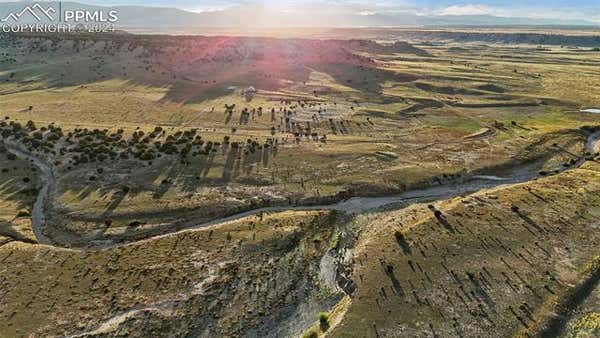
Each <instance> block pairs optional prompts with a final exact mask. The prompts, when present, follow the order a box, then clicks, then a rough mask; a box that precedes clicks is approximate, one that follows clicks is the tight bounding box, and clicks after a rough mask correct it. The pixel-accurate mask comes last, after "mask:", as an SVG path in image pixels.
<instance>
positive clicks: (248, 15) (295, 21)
mask: <svg viewBox="0 0 600 338" xmlns="http://www.w3.org/2000/svg"><path fill="white" fill-rule="evenodd" d="M34 4H36V3H35V2H24V1H21V2H0V19H5V18H6V19H7V20H6V21H5V22H3V23H5V24H6V23H14V22H15V16H16V15H18V14H22V15H21V16H20V17H19V18H18V22H20V23H39V22H48V21H49V19H48V18H46V17H45V16H44V15H43V13H42V12H41V11H38V12H39V15H38V16H39V17H40V19H39V20H38V18H37V17H35V16H34V15H32V14H31V13H30V11H25V12H23V10H24V8H25V7H26V6H33V5H34ZM39 4H41V5H42V7H44V8H45V9H48V8H49V7H52V8H54V9H55V10H56V11H57V12H56V13H57V14H58V11H59V2H55V1H50V2H46V1H44V2H39ZM60 9H62V10H63V11H64V10H89V11H94V10H104V11H109V10H116V11H117V12H118V17H119V20H118V22H117V24H118V27H119V28H123V29H127V28H148V27H152V28H156V29H159V30H160V29H165V28H178V27H181V28H183V27H188V28H189V27H424V26H517V25H526V26H536V25H537V26H541V25H544V26H547V25H552V26H556V25H558V26H566V25H568V26H599V24H598V23H595V22H590V21H581V20H569V19H564V20H559V19H532V18H520V17H498V16H491V15H416V14H413V13H409V12H393V13H360V12H356V11H354V10H351V9H350V8H346V7H343V6H342V7H341V8H340V9H339V10H336V11H333V10H331V9H329V10H312V11H311V10H310V9H308V8H307V9H305V10H300V11H299V12H298V11H292V12H285V11H277V10H274V9H267V8H264V7H252V6H245V7H233V8H229V9H225V10H220V11H210V12H200V13H196V12H189V11H185V10H181V9H177V8H161V7H144V6H115V7H109V6H106V7H105V6H92V5H86V4H81V3H76V2H62V3H60ZM11 13H12V14H13V15H12V16H11Z"/></svg>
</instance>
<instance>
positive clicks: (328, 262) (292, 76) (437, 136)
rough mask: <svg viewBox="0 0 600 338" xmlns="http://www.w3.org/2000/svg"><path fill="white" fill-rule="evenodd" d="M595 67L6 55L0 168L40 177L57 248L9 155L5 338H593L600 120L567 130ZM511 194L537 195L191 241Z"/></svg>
mask: <svg viewBox="0 0 600 338" xmlns="http://www.w3.org/2000/svg"><path fill="white" fill-rule="evenodd" d="M215 46H217V47H215ZM599 65H600V54H598V53H591V52H589V53H588V52H583V51H582V50H578V49H572V48H561V47H556V46H553V47H544V48H538V47H537V46H507V45H484V44H480V43H473V44H458V43H444V44H441V43H440V44H437V43H436V44H431V43H429V44H425V43H424V44H421V45H416V46H415V47H413V46H407V45H403V44H397V45H391V44H390V45H381V44H377V43H374V42H372V41H371V42H360V41H356V40H354V41H350V42H348V41H341V40H327V41H326V40H302V39H266V38H242V37H222V36H221V37H170V36H134V35H131V36H129V35H114V36H113V35H95V36H88V35H78V34H76V35H65V36H60V37H57V36H33V37H32V36H27V35H5V36H2V37H0V99H1V100H2V114H3V115H5V116H6V118H4V119H3V120H2V121H0V142H2V143H0V144H4V143H6V144H7V145H9V144H10V145H12V147H16V146H15V145H14V144H17V145H18V147H20V148H19V149H22V150H23V152H24V153H27V154H29V155H30V157H32V158H36V159H38V160H39V161H42V162H44V163H47V164H48V166H49V167H50V168H51V175H49V176H50V177H49V178H46V180H47V181H50V182H51V183H50V184H49V185H48V187H49V193H48V195H47V198H46V201H45V203H44V205H43V207H42V209H43V212H44V216H45V220H44V221H45V222H44V224H42V225H43V234H44V235H45V236H47V237H48V238H49V239H50V240H49V241H48V244H52V245H40V244H36V243H35V240H36V238H35V236H34V232H33V231H32V224H33V219H34V217H32V210H33V209H34V208H33V205H34V201H35V198H36V195H37V194H38V191H39V189H40V185H41V183H42V182H43V181H44V180H42V178H45V177H44V176H43V175H41V174H40V172H38V170H35V169H33V168H35V165H34V164H32V163H29V161H25V160H23V159H19V158H14V156H11V155H9V154H10V151H3V152H2V153H0V169H1V172H0V286H1V287H0V336H8V337H12V336H17V337H21V336H35V337H38V336H40V337H42V336H43V337H47V336H64V335H67V336H71V335H72V336H84V337H85V336H88V337H95V336H101V337H102V336H133V337H148V336H194V337H196V336H198V337H215V336H227V337H233V336H249V337H257V336H259V337H263V336H265V337H287V336H302V335H307V336H311V335H312V336H315V335H316V336H331V337H354V336H360V337H395V336H407V337H430V336H434V337H435V336H438V337H474V336H484V335H488V336H494V337H496V336H497V337H508V336H512V335H530V336H535V335H541V334H543V333H544V332H552V334H554V333H556V334H557V335H558V334H562V335H567V336H568V335H575V336H576V335H577V334H580V333H581V334H584V333H589V332H591V334H592V335H593V334H596V333H597V332H598V331H597V330H598V329H597V325H596V324H597V318H596V317H597V316H596V315H595V314H596V313H597V306H596V301H595V299H596V298H597V297H596V296H597V295H596V293H597V291H594V292H592V293H591V296H586V297H578V296H577V295H579V293H578V292H577V290H579V289H578V288H579V287H581V286H582V285H587V284H586V283H588V282H589V280H591V278H592V277H593V278H596V277H594V276H596V271H595V270H594V271H593V274H592V275H590V273H589V271H588V270H589V269H587V270H586V267H589V266H595V265H594V264H593V262H594V259H595V257H596V255H597V247H598V244H599V243H598V242H599V241H600V238H599V237H598V234H597V231H596V230H597V226H598V224H597V217H598V215H599V214H598V208H599V205H600V183H599V182H600V180H599V178H600V177H599V176H600V168H599V166H598V164H597V161H598V159H597V157H596V160H594V157H595V156H597V154H590V153H589V151H588V149H586V147H585V145H586V140H587V139H588V137H589V136H590V134H591V132H592V131H593V130H596V129H594V127H597V126H599V125H600V115H598V114H591V113H582V112H580V111H579V110H580V109H582V108H597V107H599V105H600V96H598V93H597V91H594V90H593V88H596V87H598V85H600V73H598V66H599ZM250 86H252V87H253V88H254V89H256V91H254V90H250V88H249V87H250ZM248 93H250V94H248ZM4 169H6V170H4ZM516 175H524V176H526V177H533V176H539V178H537V179H535V180H532V181H529V182H525V183H521V184H513V185H505V186H500V187H497V188H494V189H491V190H483V191H480V192H477V193H475V194H473V195H468V196H464V195H459V194H458V193H456V194H455V195H456V196H455V197H453V198H451V199H449V200H436V198H435V197H431V199H432V200H435V201H434V202H431V203H429V204H427V203H425V204H407V203H395V204H394V205H389V206H387V208H386V209H383V210H371V211H370V212H369V213H366V214H360V215H350V214H344V213H341V214H338V213H337V212H333V211H327V210H311V211H308V210H303V211H298V210H296V211H285V212H281V213H273V214H269V213H257V214H256V215H253V216H248V217H245V218H241V219H237V220H235V221H230V222H226V223H216V224H212V225H210V226H209V227H204V228H198V229H193V230H192V229H189V228H193V227H197V226H199V225H201V224H203V223H204V222H208V221H212V220H219V219H221V218H222V217H224V216H228V215H232V214H236V213H240V212H243V211H246V210H253V209H257V208H260V207H265V206H280V207H287V206H289V207H299V206H300V207H305V206H309V205H315V204H317V205H319V208H324V207H323V206H322V205H323V204H326V203H335V202H338V201H343V200H345V199H348V198H351V197H355V196H380V195H391V194H396V193H401V192H405V191H408V190H411V189H416V188H422V187H432V186H439V187H442V188H443V187H446V186H448V187H451V186H452V185H451V184H457V185H458V186H460V184H462V183H464V182H467V181H468V180H469V179H471V178H473V177H477V176H483V177H488V178H489V177H491V179H503V178H513V176H516ZM498 184H499V183H498ZM351 202H352V200H350V201H349V203H351ZM38 219H39V218H38ZM574 295H575V296H577V297H575V296H574ZM574 300H576V301H574ZM573 309H578V310H575V312H572V310H573ZM321 312H322V314H321V315H319V313H321ZM554 313H556V314H560V315H561V317H556V316H553V314H554ZM319 316H320V317H319ZM557 318H559V320H557ZM557 323H558V324H557ZM553 327H558V328H559V331H560V332H558V333H557V332H555V331H552V330H551V329H552V328H553ZM545 330H546V331H545Z"/></svg>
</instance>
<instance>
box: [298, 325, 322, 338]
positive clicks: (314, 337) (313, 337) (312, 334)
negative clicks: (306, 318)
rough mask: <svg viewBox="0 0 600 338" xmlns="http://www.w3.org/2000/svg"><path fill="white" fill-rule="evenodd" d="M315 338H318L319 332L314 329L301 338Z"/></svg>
mask: <svg viewBox="0 0 600 338" xmlns="http://www.w3.org/2000/svg"><path fill="white" fill-rule="evenodd" d="M317 337H319V332H318V331H317V329H316V328H314V327H313V328H311V329H310V330H308V331H307V332H306V333H305V334H303V335H302V338H317Z"/></svg>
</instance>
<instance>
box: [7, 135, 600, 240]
mask: <svg viewBox="0 0 600 338" xmlns="http://www.w3.org/2000/svg"><path fill="white" fill-rule="evenodd" d="M599 139H600V131H597V132H594V133H592V134H590V135H589V137H588V139H587V142H586V145H585V147H586V151H587V152H590V153H595V152H596V150H597V149H598V143H599ZM4 144H5V146H6V147H7V149H8V151H9V152H11V153H13V154H14V155H16V156H17V157H19V158H21V159H23V160H27V161H30V162H31V163H33V164H34V165H35V166H36V167H37V168H38V169H39V171H40V181H41V188H40V191H39V193H38V196H37V198H36V200H35V203H34V205H33V212H32V226H33V232H34V234H35V236H36V238H37V240H38V242H39V243H40V244H49V245H54V244H55V243H53V241H52V240H51V239H50V238H48V237H47V236H46V235H44V231H43V229H44V227H45V226H46V214H45V205H46V202H47V199H48V198H49V193H50V189H51V187H52V186H53V185H54V184H55V178H54V172H53V168H52V166H51V165H50V164H49V163H47V162H46V161H44V160H42V159H40V158H38V157H36V156H34V155H32V154H29V153H28V152H26V151H25V150H23V149H21V147H20V146H19V145H18V144H17V143H16V142H9V141H4ZM583 162H585V160H582V161H579V163H578V165H581V164H582V163H583ZM537 169H538V168H537V164H529V165H522V166H519V167H515V168H513V170H511V175H510V176H509V177H498V176H491V175H478V176H473V177H471V178H468V179H464V180H463V181H461V182H455V183H450V184H445V185H438V186H431V187H427V188H422V189H415V190H409V191H406V192H403V193H400V194H394V195H390V196H383V197H353V198H350V199H347V200H343V201H340V202H337V203H333V204H320V205H311V206H273V207H263V208H258V209H253V210H249V211H246V212H241V213H238V214H235V215H231V216H227V217H222V218H218V219H215V220H212V221H209V222H204V223H198V222H194V221H192V222H188V223H186V224H185V225H184V226H182V227H179V229H180V230H178V231H184V230H189V229H198V228H203V227H207V226H211V225H216V224H221V223H226V222H231V221H235V220H238V219H241V218H244V217H248V216H252V215H257V214H260V213H264V212H284V211H294V210H296V211H299V210H336V211H340V212H344V213H349V214H360V213H364V212H368V211H373V210H376V209H379V208H382V207H385V206H389V205H393V204H409V203H419V202H427V201H435V200H442V199H449V198H452V197H456V196H461V195H465V194H469V193H474V192H477V191H480V190H482V189H489V188H493V187H497V186H500V185H504V184H516V183H523V182H527V181H529V180H532V179H534V178H535V177H537V175H538V170H537ZM178 231H175V232H178ZM175 232H171V233H167V234H162V235H156V236H151V237H148V238H145V239H142V240H140V241H147V240H152V239H155V238H159V237H163V236H169V235H171V234H173V233H175ZM128 244H130V243H116V244H114V243H112V242H111V244H103V245H100V248H110V247H117V246H125V245H128ZM94 248H96V247H90V248H87V249H94Z"/></svg>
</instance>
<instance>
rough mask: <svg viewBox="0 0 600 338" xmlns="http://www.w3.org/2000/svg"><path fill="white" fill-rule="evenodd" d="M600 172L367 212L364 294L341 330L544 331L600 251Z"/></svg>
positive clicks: (362, 241) (362, 245)
mask: <svg viewBox="0 0 600 338" xmlns="http://www.w3.org/2000/svg"><path fill="white" fill-rule="evenodd" d="M599 169H600V167H599V166H598V165H597V164H594V165H589V166H587V167H585V168H583V169H577V170H573V171H569V172H567V173H564V174H560V175H558V176H555V177H552V178H545V179H540V180H538V181H536V182H532V183H527V184H522V185H516V186H510V187H503V188H498V189H494V190H490V191H486V192H483V193H479V194H475V195H472V196H469V197H466V198H459V199H455V200H450V201H444V202H441V203H436V204H433V205H431V206H429V207H428V206H427V205H414V206H411V207H409V208H407V209H402V210H400V211H390V212H381V213H376V214H372V215H367V216H363V217H361V218H359V219H358V220H357V222H359V223H360V226H359V227H360V229H361V233H360V236H359V239H358V242H357V245H356V246H355V250H354V255H353V257H354V260H355V265H354V271H353V276H354V278H353V279H354V280H355V281H356V282H357V284H358V285H357V292H356V294H354V295H353V296H352V297H351V301H350V303H349V304H348V305H347V309H346V310H345V315H344V318H343V320H341V322H340V323H339V324H337V325H336V326H335V327H334V328H333V331H332V332H331V333H330V334H331V336H332V337H345V336H367V337H375V336H394V335H396V334H398V333H400V334H401V335H404V336H411V337H426V336H431V335H438V336H442V337H449V336H463V337H474V336H478V335H484V334H490V335H492V336H499V337H507V336H511V335H513V334H517V333H519V332H522V331H529V336H532V335H535V334H536V333H537V332H536V330H535V328H536V323H538V321H544V320H545V319H546V317H547V316H551V315H552V312H551V311H553V310H554V309H553V308H552V307H551V306H550V307H547V306H546V304H553V303H554V302H557V298H559V295H561V294H563V293H566V292H567V290H569V289H570V288H572V287H573V286H575V285H578V284H580V283H582V282H583V281H582V280H581V278H584V277H582V276H585V274H584V270H585V267H586V266H587V265H588V264H589V263H592V262H593V259H594V256H595V255H596V253H597V250H596V248H597V246H598V242H599V240H600V238H599V237H598V236H597V232H595V231H593V230H592V229H594V228H595V227H596V226H597V210H596V209H597V203H598V200H599V198H600V186H599V185H598V182H600V181H599V180H598V178H599V177H598V176H599V172H598V170H599ZM434 211H435V212H437V211H439V212H440V213H439V214H437V213H435V212H434ZM434 213H435V214H436V215H434ZM594 273H595V274H596V275H597V274H598V271H595V272H594ZM586 278H591V277H586ZM594 278H596V277H594ZM545 310H546V311H545ZM349 333H352V334H349ZM523 334H524V333H523Z"/></svg>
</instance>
